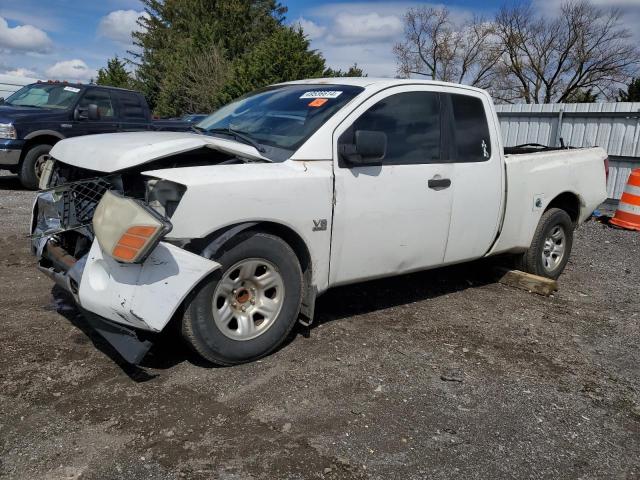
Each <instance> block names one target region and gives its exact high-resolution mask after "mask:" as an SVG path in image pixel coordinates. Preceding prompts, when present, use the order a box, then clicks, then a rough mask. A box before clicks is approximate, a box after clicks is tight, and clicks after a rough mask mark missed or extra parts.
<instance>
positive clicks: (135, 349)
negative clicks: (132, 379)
mask: <svg viewBox="0 0 640 480" xmlns="http://www.w3.org/2000/svg"><path fill="white" fill-rule="evenodd" d="M83 313H84V318H85V319H86V321H87V323H88V324H89V326H91V328H93V329H94V330H95V331H96V332H98V333H99V334H100V335H101V336H102V338H104V339H105V340H106V341H107V342H109V344H110V345H111V346H112V347H113V348H114V349H115V350H116V351H117V352H118V353H119V354H120V356H121V357H122V358H123V359H124V360H125V361H126V362H127V363H131V364H133V365H138V364H139V363H140V362H141V361H142V359H143V358H144V357H145V355H146V354H147V352H148V351H149V349H150V348H151V347H152V346H153V343H151V342H150V341H149V340H140V339H139V338H138V335H137V333H136V331H135V330H134V329H133V328H128V327H125V326H123V325H118V324H117V323H113V322H110V321H108V320H105V319H103V318H100V317H98V316H97V315H95V314H93V313H91V312H89V311H86V310H85V311H84V312H83Z"/></svg>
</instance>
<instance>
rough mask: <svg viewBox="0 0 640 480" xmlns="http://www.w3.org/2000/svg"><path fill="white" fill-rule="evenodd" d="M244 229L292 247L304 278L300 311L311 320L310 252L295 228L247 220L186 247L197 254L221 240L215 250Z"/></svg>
mask: <svg viewBox="0 0 640 480" xmlns="http://www.w3.org/2000/svg"><path fill="white" fill-rule="evenodd" d="M243 226H245V227H246V228H243ZM245 231H252V232H263V233H269V234H271V235H274V236H276V237H279V238H281V239H282V240H284V241H285V242H286V243H287V244H288V245H289V246H290V247H291V248H292V249H293V252H294V253H295V254H296V257H298V261H299V262H300V268H301V269H302V274H303V279H304V295H303V301H302V309H301V313H302V314H303V315H304V316H305V317H307V318H308V319H309V320H312V319H313V310H314V306H315V297H316V290H315V288H314V287H313V285H312V283H313V262H312V260H311V254H310V252H309V249H308V247H307V244H306V243H305V241H304V240H303V239H302V237H301V236H300V235H298V233H297V232H296V231H295V230H293V229H291V228H289V227H287V226H285V225H282V224H280V223H276V222H255V223H254V222H247V223H245V224H237V225H231V226H228V227H225V228H223V229H221V230H218V231H215V232H213V233H211V234H209V235H207V236H206V237H205V238H202V239H197V240H194V241H192V242H191V243H190V244H189V246H188V247H187V249H188V250H190V251H192V252H194V253H198V254H199V253H200V252H202V251H203V250H204V249H205V248H206V247H207V246H208V245H211V244H212V243H216V240H217V239H220V240H222V241H221V242H220V243H219V244H218V245H217V246H216V248H215V250H216V251H217V250H218V249H219V248H220V247H222V246H223V245H225V244H226V243H227V242H230V241H232V240H233V239H234V238H235V237H236V236H237V235H238V234H239V233H240V232H245ZM225 234H231V235H230V236H228V237H227V238H224V237H225V236H226V235H225ZM209 253H215V252H209Z"/></svg>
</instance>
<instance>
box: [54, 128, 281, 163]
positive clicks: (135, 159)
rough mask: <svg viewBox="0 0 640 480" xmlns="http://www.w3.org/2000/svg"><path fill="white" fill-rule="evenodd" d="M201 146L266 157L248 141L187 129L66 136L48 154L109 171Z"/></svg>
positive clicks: (65, 161)
mask: <svg viewBox="0 0 640 480" xmlns="http://www.w3.org/2000/svg"><path fill="white" fill-rule="evenodd" d="M203 147H207V148H212V149H214V150H219V151H221V152H225V153H229V154H231V155H238V156H240V157H244V158H248V159H251V160H266V161H269V159H267V158H265V157H263V156H262V155H260V153H259V152H258V150H256V149H255V148H254V147H252V146H251V145H245V144H242V143H238V142H235V141H233V140H226V139H224V138H218V137H211V136H208V135H200V134H197V133H189V132H126V133H105V134H102V135H87V136H83V137H75V138H68V139H66V140H62V141H60V142H58V143H56V144H55V145H54V147H53V149H51V156H52V157H53V158H55V159H56V160H59V161H61V162H63V163H66V164H68V165H73V166H74V167H79V168H86V169H89V170H95V171H98V172H105V173H111V172H117V171H119V170H125V169H127V168H131V167H135V166H138V165H143V164H145V163H149V162H152V161H154V160H158V159H160V158H164V157H169V156H171V155H176V154H179V153H184V152H188V151H191V150H197V149H199V148H203Z"/></svg>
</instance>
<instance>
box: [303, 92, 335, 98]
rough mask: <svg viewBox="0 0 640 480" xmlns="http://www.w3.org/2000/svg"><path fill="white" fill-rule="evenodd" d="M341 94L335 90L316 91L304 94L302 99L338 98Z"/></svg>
mask: <svg viewBox="0 0 640 480" xmlns="http://www.w3.org/2000/svg"><path fill="white" fill-rule="evenodd" d="M341 93H342V92H341V91H335V90H324V91H323V90H315V91H312V92H305V93H303V94H302V95H301V96H300V98H338V97H339V96H340V94H341Z"/></svg>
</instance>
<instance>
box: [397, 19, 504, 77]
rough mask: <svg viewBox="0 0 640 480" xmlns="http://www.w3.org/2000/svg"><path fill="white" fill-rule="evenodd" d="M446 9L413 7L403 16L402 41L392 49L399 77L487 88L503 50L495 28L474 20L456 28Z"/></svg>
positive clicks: (479, 20) (489, 24) (481, 20)
mask: <svg viewBox="0 0 640 480" xmlns="http://www.w3.org/2000/svg"><path fill="white" fill-rule="evenodd" d="M450 17H451V14H450V12H449V10H448V9H447V8H430V7H416V8H411V9H409V10H408V11H407V13H406V14H405V15H404V24H405V34H404V40H403V41H402V42H400V43H398V44H396V45H395V46H394V49H393V50H394V54H395V56H396V59H397V63H398V74H399V75H400V76H402V77H410V76H412V75H422V76H426V77H428V78H431V79H434V80H444V81H449V82H457V83H467V84H469V85H475V86H480V87H485V88H486V87H488V86H489V85H490V83H491V79H492V77H493V76H494V75H495V73H496V71H497V70H496V64H497V63H498V61H499V60H500V58H501V54H502V47H501V45H500V44H499V42H497V41H496V40H497V37H496V36H495V28H494V26H493V25H492V24H491V23H488V22H485V21H484V20H483V19H482V18H479V17H475V18H473V19H472V20H470V21H468V22H465V23H464V24H462V25H459V26H456V25H455V24H454V23H453V22H452V21H451V18H450Z"/></svg>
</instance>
